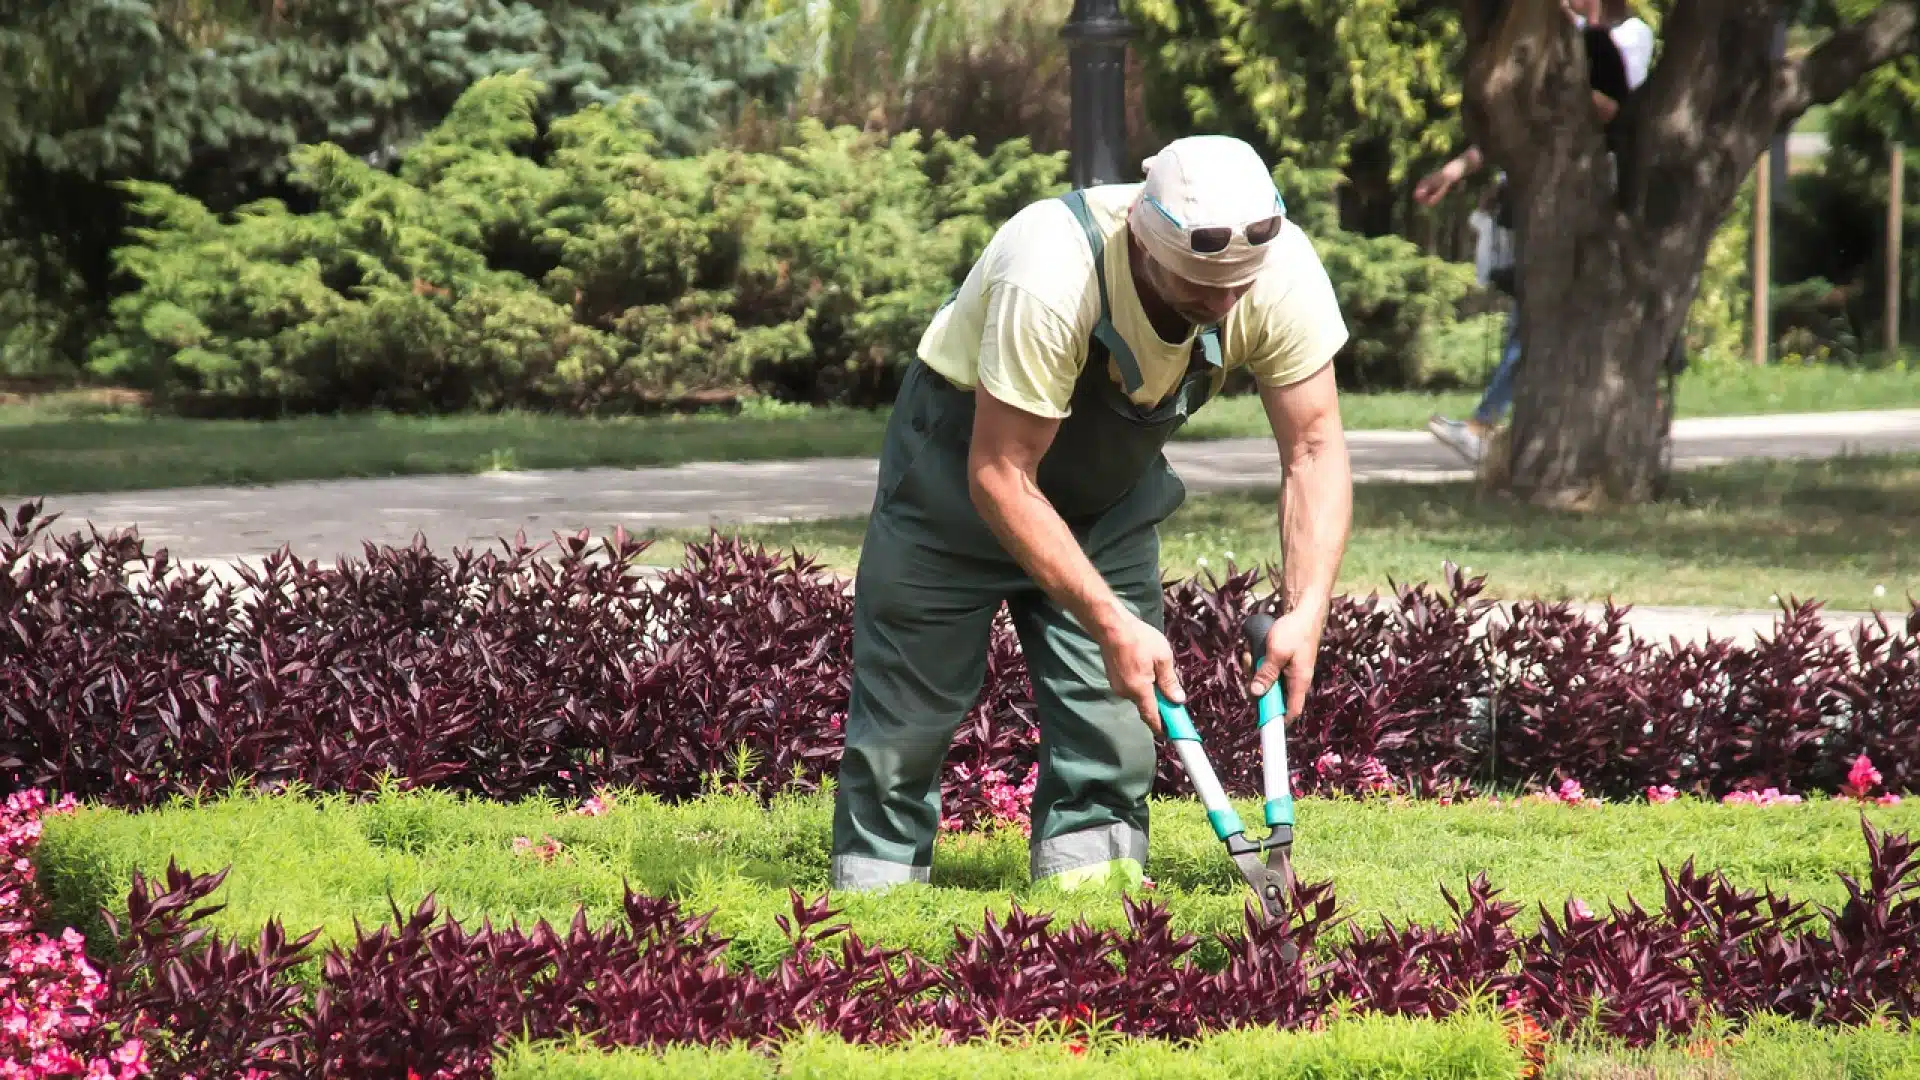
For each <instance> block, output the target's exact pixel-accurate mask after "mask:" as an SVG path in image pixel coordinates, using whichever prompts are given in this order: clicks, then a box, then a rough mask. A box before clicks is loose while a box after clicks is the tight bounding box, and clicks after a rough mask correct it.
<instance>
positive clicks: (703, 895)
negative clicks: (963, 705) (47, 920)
mask: <svg viewBox="0 0 1920 1080" xmlns="http://www.w3.org/2000/svg"><path fill="white" fill-rule="evenodd" d="M1861 812H1862V810H1861V808H1860V807H1858V805H1857V804H1841V803H1810V804H1806V805H1801V806H1791V807H1770V808H1758V807H1737V806H1722V805H1718V804H1707V803H1699V802H1692V801H1689V800H1681V801H1678V802H1674V803H1669V804H1666V805H1658V806H1655V805H1647V804H1634V805H1619V806H1606V807H1601V808H1575V807H1568V806H1562V805H1541V804H1503V805H1501V806H1499V807H1489V806H1486V805H1484V804H1482V805H1456V806H1439V805H1435V804H1431V803H1410V804H1391V803H1383V802H1371V803H1369V802H1360V801H1354V800H1325V799H1306V800H1302V802H1301V804H1300V811H1299V826H1300V831H1299V833H1298V841H1297V846H1296V848H1295V853H1296V861H1297V865H1298V868H1299V872H1300V874H1301V875H1302V876H1303V877H1304V878H1306V879H1308V880H1321V879H1331V880H1332V881H1333V882H1334V883H1335V887H1336V895H1337V897H1338V898H1339V901H1340V903H1341V906H1342V908H1343V909H1344V910H1345V911H1347V912H1349V913H1351V914H1352V915H1354V916H1355V919H1356V922H1358V923H1359V924H1361V925H1363V926H1377V925H1379V921H1380V919H1381V918H1382V917H1383V916H1386V917H1391V918H1393V919H1394V920H1395V921H1396V922H1404V921H1406V920H1408V919H1418V920H1421V921H1425V922H1430V923H1437V924H1447V923H1450V922H1451V913H1450V911H1449V909H1448V908H1447V905H1446V902H1445V899H1444V897H1443V896H1442V895H1441V892H1440V889H1441V887H1443V886H1444V887H1446V888H1447V889H1449V890H1451V891H1452V892H1453V893H1454V894H1455V895H1456V896H1459V895H1461V894H1462V892H1463V889H1464V886H1465V883H1466V882H1467V881H1468V880H1469V879H1470V878H1471V877H1472V876H1473V875H1475V874H1477V873H1480V872H1483V871H1484V872H1485V873H1486V874H1487V875H1488V877H1489V879H1490V880H1491V881H1492V883H1493V884H1494V885H1495V886H1497V887H1499V888H1500V889H1501V890H1502V893H1503V895H1504V897H1505V898H1506V899H1509V900H1513V901H1516V902H1519V903H1520V904H1521V905H1522V909H1521V911H1520V912H1519V914H1518V916H1517V917H1516V919H1515V926H1516V929H1521V930H1526V929H1530V928H1532V927H1533V926H1534V925H1536V923H1537V918H1538V908H1537V907H1536V906H1535V905H1536V904H1540V903H1544V904H1546V905H1548V906H1549V907H1550V908H1551V909H1553V910H1558V909H1559V905H1560V903H1561V901H1563V900H1564V899H1566V898H1567V897H1568V896H1570V895H1571V896H1577V897H1579V898H1581V899H1583V900H1584V901H1586V902H1587V903H1588V904H1589V905H1590V906H1591V907H1593V908H1594V909H1595V910H1603V906H1604V904H1605V903H1606V902H1608V901H1621V900H1624V899H1625V897H1626V896H1627V895H1628V894H1629V893H1631V895H1632V896H1634V897H1635V898H1638V899H1640V900H1641V901H1642V902H1643V903H1655V904H1657V903H1658V902H1659V899H1660V896H1661V884H1660V877H1659V864H1661V863H1664V864H1665V865H1667V866H1668V867H1670V868H1673V869H1678V868H1679V866H1680V865H1681V864H1682V863H1683V862H1685V861H1686V859H1687V858H1689V857H1693V858H1695V859H1696V864H1697V865H1698V866H1699V867H1701V868H1702V869H1721V870H1724V871H1726V873H1727V874H1728V875H1729V876H1730V877H1731V878H1732V879H1733V881H1734V882H1735V883H1736V884H1739V885H1742V886H1747V887H1761V886H1766V885H1770V886H1772V887H1774V888H1776V889H1778V890H1784V891H1785V892H1787V893H1789V894H1791V895H1792V896H1793V897H1794V898H1796V899H1809V900H1819V901H1822V902H1827V903H1837V902H1840V901H1841V900H1843V899H1844V897H1845V893H1844V889H1843V886H1842V884H1841V883H1840V881H1839V880H1838V878H1837V877H1836V876H1835V875H1836V873H1837V872H1839V871H1846V872H1849V873H1854V874H1856V875H1857V874H1860V873H1862V872H1864V869H1865V847H1864V845H1863V844H1862V843H1861V842H1860V831H1859V815H1860V813H1861ZM1864 812H1865V813H1866V815H1867V816H1868V817H1869V818H1870V819H1871V820H1873V821H1874V822H1875V823H1876V825H1878V826H1881V827H1886V828H1891V829H1895V830H1900V831H1909V832H1912V831H1920V830H1916V826H1920V804H1916V803H1913V802H1909V803H1903V804H1901V805H1898V806H1891V807H1877V806H1875V807H1868V808H1866V809H1865V811H1864ZM1241 813H1242V815H1243V816H1244V817H1246V819H1247V820H1249V821H1253V820H1257V808H1256V807H1255V806H1254V805H1253V804H1251V803H1248V804H1246V805H1244V806H1242V807H1241ZM1153 823H1154V824H1153V830H1152V839H1151V849H1150V852H1149V858H1150V866H1149V870H1148V873H1149V874H1150V875H1151V876H1152V878H1153V879H1154V880H1155V883H1156V885H1157V889H1156V891H1155V893H1154V895H1156V896H1157V897H1159V898H1160V899H1161V900H1162V901H1163V902H1164V903H1166V905H1167V906H1168V908H1169V910H1170V911H1171V913H1172V915H1173V922H1174V927H1175V929H1176V930H1177V931H1180V932H1193V933H1197V934H1200V935H1202V936H1203V937H1204V936H1206V935H1209V934H1211V933H1212V932H1216V931H1219V932H1227V931H1236V930H1238V929H1240V927H1241V926H1242V920H1243V905H1244V903H1245V897H1246V895H1247V894H1246V892H1245V887H1244V886H1243V885H1241V884H1240V882H1239V879H1238V877H1237V876H1236V875H1235V874H1234V871H1233V868H1232V865H1231V864H1230V863H1229V862H1228V861H1227V859H1226V857H1225V855H1224V854H1223V852H1222V849H1221V846H1220V844H1219V842H1218V841H1217V840H1215V839H1214V838H1213V834H1212V832H1211V831H1210V830H1209V829H1208V827H1207V824H1206V819H1205V815H1204V814H1202V813H1201V812H1200V809H1199V807H1198V804H1197V803H1191V802H1184V801H1169V802H1156V803H1155V804H1154V806H1153ZM831 828H832V806H831V803H830V802H828V801H827V800H826V799H824V798H821V797H807V798H799V799H782V800H780V801H777V802H776V803H774V804H773V805H772V806H770V807H762V806H760V805H758V804H757V803H755V802H754V801H753V800H751V799H747V798H744V797H734V796H721V795H713V796H708V797H705V798H703V799H700V800H696V801H692V802H688V803H683V804H678V805H672V806H669V805H664V804H661V803H659V802H657V801H654V800H651V799H647V798H643V797H639V796H634V797H625V796H616V797H615V801H614V806H613V810H612V812H611V813H609V814H606V815H604V816H599V817H585V816H579V815H575V814H572V813H570V812H569V811H568V809H567V808H564V807H560V806H557V805H554V804H551V803H547V802H543V801H540V800H530V801H526V802H520V803H514V804H493V803H487V802H482V801H466V800H463V799H460V798H457V797H454V796H451V795H443V794H438V793H407V794H402V793H397V792H388V793H385V794H382V795H380V796H377V797H375V798H372V799H368V800H366V801H362V802H351V801H348V800H345V799H342V798H332V797H330V798H320V799H309V798H305V797H299V796H273V797H266V796H257V795H243V796H235V797H230V798H223V799H220V800H217V801H212V802H209V803H206V804H203V805H200V806H197V807H195V806H188V805H185V804H181V805H177V806H174V807H171V808H168V809H164V810H156V811H150V812H144V813H137V814H129V813H125V812H122V811H117V810H104V809H97V808H88V809H84V810H82V811H81V812H79V813H77V814H75V815H71V816H55V817H50V818H48V819H47V821H46V828H45V837H44V840H43V843H42V845H41V847H40V849H39V853H38V855H37V859H38V862H39V866H40V871H41V879H40V881H41V885H42V887H43V888H44V890H45V891H46V893H47V895H48V897H49V900H50V903H51V904H52V905H53V910H54V913H55V915H56V916H57V917H58V918H60V919H61V920H63V921H65V922H67V923H71V924H73V925H76V926H78V927H79V928H80V929H81V930H83V931H84V932H85V933H86V934H87V936H88V938H89V939H90V940H99V939H101V937H102V935H103V934H104V931H105V926H104V923H103V922H102V921H101V919H100V916H99V912H100V910H101V909H102V908H106V909H109V910H113V911H115V912H116V913H117V912H119V911H121V910H123V905H124V903H125V898H126V892H127V887H128V884H129V883H130V881H131V876H132V872H133V871H134V870H135V869H136V868H137V869H139V870H141V871H142V872H144V873H146V874H148V875H150V876H151V875H155V874H158V873H159V872H161V871H163V870H164V869H165V868H166V866H167V863H168V860H169V859H177V860H178V861H179V863H180V865H182V866H183V867H186V868H187V869H190V870H194V871H196V872H202V873H205V872H211V871H215V870H219V869H221V868H222V867H227V866H231V867H232V868H233V869H232V873H231V875H230V876H229V877H228V878H227V880H226V882H225V884H224V885H222V887H221V889H220V891H219V893H218V894H217V898H218V900H219V902H221V903H224V904H226V905H227V906H226V908H225V909H224V910H223V911H221V912H219V913H218V914H217V915H215V916H214V918H213V925H215V926H216V927H218V928H221V929H223V930H226V931H229V932H233V933H236V934H239V935H241V936H243V937H246V938H251V937H253V936H254V935H255V934H256V933H257V932H258V930H259V928H260V927H261V926H263V925H264V924H265V923H266V921H267V920H268V919H269V918H272V917H275V916H278V917H279V918H280V919H281V920H282V924H283V925H284V926H285V927H286V928H287V929H288V930H290V931H294V932H304V931H306V930H308V929H312V928H314V927H322V928H324V932H325V934H326V936H327V937H328V938H330V939H346V940H350V939H351V938H352V935H353V925H354V920H355V919H359V920H361V921H362V922H363V923H366V924H368V925H377V924H380V923H383V922H385V921H386V920H387V919H388V918H389V917H390V914H391V912H390V908H389V906H388V905H389V897H390V896H391V898H392V900H393V901H394V902H396V903H398V904H399V905H400V906H401V907H402V908H403V909H406V910H411V909H412V908H413V907H414V906H415V905H416V904H418V903H419V902H420V900H421V899H423V898H424V897H425V896H427V895H428V894H429V893H433V894H435V895H436V897H437V899H438V901H439V903H440V906H441V908H442V910H444V911H448V912H450V913H451V914H452V916H453V917H455V918H458V919H460V920H461V921H462V922H467V921H469V920H473V921H477V920H478V919H480V918H481V917H488V918H491V919H493V920H494V921H495V922H496V923H498V924H504V923H508V922H511V921H515V920H517V921H519V922H520V924H521V925H523V926H530V925H532V923H533V921H534V920H536V919H540V918H544V919H547V920H549V921H552V922H556V923H564V922H565V921H567V920H569V919H571V917H572V915H573V912H574V910H575V908H576V906H581V905H584V906H585V908H586V910H587V913H588V917H589V918H590V919H592V920H602V919H617V918H619V917H620V901H621V897H622V893H623V886H624V884H626V883H630V884H632V885H633V886H634V887H635V888H638V889H642V890H645V891H647V892H651V893H655V894H670V895H674V896H676V897H677V898H679V899H680V900H681V901H682V903H683V905H684V906H685V907H687V908H689V909H691V910H694V911H700V912H705V911H713V912H715V917H714V922H713V925H714V927H715V929H716V931H717V932H718V933H720V934H722V935H725V936H728V937H731V938H733V939H734V941H733V945H732V948H731V950H730V953H729V959H730V960H731V961H732V962H734V963H737V964H742V965H746V966H750V967H753V968H755V969H758V970H766V969H768V968H771V967H772V966H774V965H775V964H777V963H778V961H779V960H780V959H781V958H782V957H783V956H784V955H786V952H787V950H788V943H787V940H786V938H785V937H784V935H783V934H782V933H781V931H780V929H779V927H778V926H777V925H775V923H774V917H775V916H777V915H781V914H784V913H786V912H787V911H788V910H789V908H790V900H789V896H788V889H789V888H792V889H798V890H800V891H801V892H802V893H803V894H817V893H819V892H822V891H824V890H825V889H826V886H827V876H826V868H827V853H828V846H829V843H830V837H831ZM519 837H525V838H527V840H528V841H530V842H532V843H540V842H542V841H544V840H545V839H547V838H549V837H550V838H552V839H554V840H557V841H559V843H560V844H561V846H562V853H561V855H560V857H559V858H557V859H555V860H553V861H551V862H546V861H542V860H540V859H538V858H536V857H533V856H530V855H527V854H524V853H516V851H515V849H514V841H515V839H516V838H519ZM935 861H936V867H935V870H934V883H933V885H931V886H911V887H904V888H901V889H898V890H894V891H890V892H888V893H886V894H883V895H878V896H876V895H872V894H865V895H862V894H849V895H843V896H835V897H834V902H835V905H836V906H840V907H843V909H844V914H843V915H842V916H841V918H842V919H843V920H844V921H846V922H847V923H849V924H850V925H852V926H853V927H854V928H855V929H856V930H857V931H858V932H859V933H860V934H861V936H862V937H863V938H865V939H867V940H869V941H873V942H876V943H878V944H881V945H886V946H890V947H906V948H910V949H913V950H914V951H915V952H917V953H919V954H920V955H922V956H926V957H929V958H939V957H944V956H945V955H946V954H947V952H948V950H950V949H951V948H952V946H953V944H954V939H953V933H952V931H953V929H954V928H955V927H966V928H970V929H974V930H977V929H978V928H979V927H980V925H981V920H982V917H983V912H984V911H986V910H992V911H994V912H996V913H1001V914H1004V913H1006V912H1007V911H1008V910H1009V909H1010V908H1011V905H1012V904H1014V903H1016V902H1017V903H1019V904H1020V905H1021V906H1022V907H1023V908H1024V909H1026V910H1029V911H1034V910H1047V911H1051V912H1053V913H1055V915H1056V917H1057V919H1058V920H1059V921H1061V922H1066V921H1071V920H1073V919H1076V918H1084V919H1086V920H1087V921H1088V922H1089V923H1091V924H1093V925H1096V926H1104V927H1113V928H1122V927H1124V926H1125V925H1126V922H1125V916H1124V911H1123V908H1122V903H1121V898H1120V896H1119V895H1118V894H1117V893H1114V894H1099V893H1093V894H1088V893H1075V894H1070V895H1061V894H1059V893H1057V892H1049V891H1046V890H1036V889H1035V888H1034V887H1032V886H1031V885H1030V884H1029V883H1028V881H1027V854H1026V839H1025V837H1024V836H1022V835H1021V834H1020V833H1019V832H1018V831H1014V830H1003V831H1001V832H998V833H993V834H943V835H942V837H941V839H940V841H939V846H938V849H937V852H936V856H935ZM1195 956H1196V959H1197V960H1198V961H1199V962H1201V963H1203V964H1206V963H1211V962H1213V958H1214V956H1215V954H1214V953H1213V952H1212V951H1210V946H1203V948H1201V949H1200V950H1199V951H1198V952H1197V953H1196V954H1195Z"/></svg>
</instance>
